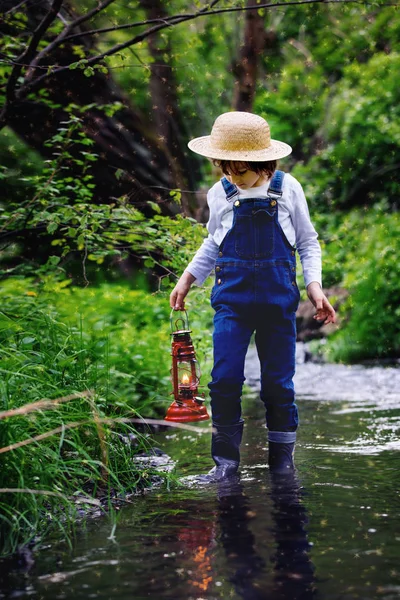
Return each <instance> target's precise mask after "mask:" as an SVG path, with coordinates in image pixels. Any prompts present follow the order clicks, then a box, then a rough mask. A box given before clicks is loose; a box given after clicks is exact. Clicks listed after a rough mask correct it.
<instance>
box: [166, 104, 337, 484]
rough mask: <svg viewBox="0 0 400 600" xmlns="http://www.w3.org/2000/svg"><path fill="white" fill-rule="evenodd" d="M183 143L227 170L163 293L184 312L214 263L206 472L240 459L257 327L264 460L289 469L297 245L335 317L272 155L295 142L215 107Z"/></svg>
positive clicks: (321, 303)
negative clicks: (183, 263)
mask: <svg viewBox="0 0 400 600" xmlns="http://www.w3.org/2000/svg"><path fill="white" fill-rule="evenodd" d="M189 148H190V149H191V150H193V151H194V152H196V153H198V154H201V155H202V156H207V157H209V158H211V159H213V162H214V164H215V165H217V166H219V167H220V168H221V169H222V171H223V173H224V174H225V177H224V178H222V179H221V180H220V181H218V183H216V184H215V185H214V186H213V187H212V188H211V189H210V190H209V192H208V195H207V202H208V205H209V208H210V218H209V221H208V224H207V229H208V232H209V235H208V237H207V238H206V239H205V240H204V242H203V244H202V246H201V247H200V248H199V250H198V251H197V253H196V254H195V256H194V258H193V260H192V261H191V262H190V263H189V265H188V266H187V268H186V269H185V271H184V273H183V275H182V276H181V277H180V279H179V281H178V283H177V284H176V286H175V288H174V290H173V291H172V293H171V296H170V304H171V307H172V308H174V309H175V310H184V307H185V304H184V299H185V296H186V295H187V293H188V292H189V289H190V287H191V285H192V284H193V283H196V284H197V285H202V283H203V282H204V280H205V279H206V277H207V276H208V275H209V274H210V271H211V270H212V269H213V268H214V267H215V285H214V287H213V289H212V292H211V305H212V307H213V308H214V310H215V315H214V333H213V344H214V367H213V370H212V374H211V375H212V381H211V382H210V383H209V386H208V387H209V389H210V396H211V410H212V420H213V426H214V431H213V434H212V441H211V454H212V457H213V459H214V462H215V467H214V468H213V469H212V471H210V473H209V474H208V476H206V477H208V478H209V479H210V480H220V479H223V478H225V477H228V476H230V475H232V474H234V473H236V471H237V469H238V467H239V461H240V453H239V447H240V442H241V439H242V432H243V423H244V421H243V419H242V418H241V392H242V385H243V382H244V379H245V378H244V374H243V372H244V360H245V356H246V351H247V348H248V345H249V342H250V337H251V335H252V333H253V332H254V331H255V343H256V346H257V352H258V356H259V359H260V364H261V392H260V397H261V400H262V401H263V403H264V405H265V408H266V424H267V428H268V464H269V467H270V470H271V471H272V472H275V473H290V472H292V471H293V469H294V464H293V452H294V444H295V440H296V430H297V425H298V415H297V406H296V404H295V395H294V388H293V381H292V378H293V375H294V371H295V343H296V310H297V307H298V303H299V297H300V294H299V290H298V287H297V284H296V256H295V250H296V248H297V250H298V252H299V255H300V260H301V263H302V268H303V274H304V279H305V285H306V288H307V294H308V297H309V299H310V300H311V302H312V303H313V305H314V306H315V308H316V310H317V312H316V315H314V318H315V319H318V320H324V323H332V322H334V321H335V311H334V309H333V307H332V306H331V305H330V303H329V301H328V299H327V298H326V296H325V294H324V293H323V291H322V289H321V250H320V246H319V243H318V240H317V237H318V234H317V233H316V231H315V229H314V227H313V225H312V223H311V221H310V217H309V213H308V207H307V202H306V199H305V196H304V193H303V190H302V187H301V185H300V183H299V182H298V181H297V180H296V179H295V178H294V177H293V176H292V175H290V174H288V173H283V172H282V171H278V170H276V161H277V159H278V158H283V157H284V156H288V155H289V154H290V153H291V151H292V149H291V147H290V146H288V145H287V144H285V143H284V142H279V141H277V140H271V138H270V130H269V125H268V123H267V122H266V121H265V120H264V119H263V118H262V117H259V116H257V115H253V114H251V113H246V112H229V113H224V114H222V115H220V116H219V117H218V118H217V119H216V121H215V123H214V125H213V128H212V131H211V135H210V136H204V137H200V138H196V139H194V140H191V141H190V142H189ZM295 246H296V248H295Z"/></svg>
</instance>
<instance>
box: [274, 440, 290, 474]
mask: <svg viewBox="0 0 400 600" xmlns="http://www.w3.org/2000/svg"><path fill="white" fill-rule="evenodd" d="M294 445H295V443H294V442H292V443H290V444H283V443H280V442H271V441H269V442H268V465H269V469H270V471H271V473H276V474H277V475H287V474H292V473H293V471H294V462H293V455H294Z"/></svg>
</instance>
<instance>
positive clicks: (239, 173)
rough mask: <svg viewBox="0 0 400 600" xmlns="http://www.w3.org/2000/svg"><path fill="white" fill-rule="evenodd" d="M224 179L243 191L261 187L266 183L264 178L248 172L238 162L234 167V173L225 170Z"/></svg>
mask: <svg viewBox="0 0 400 600" xmlns="http://www.w3.org/2000/svg"><path fill="white" fill-rule="evenodd" d="M226 178H227V179H228V181H230V182H231V183H233V184H234V185H237V186H238V187H239V188H242V189H245V190H246V189H249V188H252V187H258V186H260V185H263V183H265V182H266V181H267V179H266V178H265V177H264V176H262V175H259V174H258V173H256V172H255V171H250V170H249V169H248V168H247V167H246V165H245V164H244V163H240V162H239V163H237V164H236V165H235V173H234V172H233V171H231V170H230V169H227V174H226Z"/></svg>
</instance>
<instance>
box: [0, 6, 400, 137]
mask: <svg viewBox="0 0 400 600" xmlns="http://www.w3.org/2000/svg"><path fill="white" fill-rule="evenodd" d="M114 1H115V0H104V2H103V3H102V4H100V5H98V6H97V7H96V8H94V9H92V10H91V11H89V13H87V14H86V15H84V16H82V17H79V18H78V19H76V20H75V21H73V22H72V23H71V24H70V25H68V26H67V27H66V29H65V30H64V31H63V32H62V33H61V34H60V35H59V36H57V38H56V39H55V40H53V42H51V43H50V44H49V45H48V46H46V48H44V49H43V50H42V52H41V53H39V55H38V56H37V57H36V59H35V61H34V62H33V63H32V64H31V69H32V71H33V68H34V67H35V66H36V63H37V62H38V60H40V58H39V57H43V56H44V55H45V54H47V53H48V52H50V51H51V50H52V49H54V48H55V47H56V46H58V45H59V44H61V43H63V42H65V41H66V40H67V36H68V34H69V32H70V31H71V30H72V29H74V28H75V27H77V26H78V25H80V24H82V23H83V22H84V21H87V20H88V19H90V18H91V17H92V16H94V15H95V14H98V13H99V12H101V11H102V10H104V9H105V8H106V7H107V6H109V5H110V4H111V3H112V2H114ZM218 1H219V0H213V1H212V2H211V3H210V4H209V5H208V6H207V7H206V8H202V9H201V10H199V11H197V12H194V13H187V14H179V15H172V16H171V17H166V18H165V19H162V20H161V22H160V20H159V19H158V20H157V22H158V24H157V25H155V26H154V27H150V28H149V29H147V30H146V31H144V32H142V33H140V34H138V35H136V36H134V37H132V38H130V39H129V40H127V41H126V42H123V43H120V44H117V45H115V46H113V47H112V48H110V49H109V50H107V51H105V52H102V53H101V54H98V55H96V56H93V57H91V58H89V59H88V61H87V63H86V66H90V65H94V64H96V63H99V62H100V61H101V60H103V59H104V58H107V57H108V56H112V55H113V54H116V53H117V52H120V51H121V50H124V49H126V48H129V47H130V46H133V45H135V44H138V43H139V42H141V41H143V40H144V39H146V38H147V37H149V36H150V35H152V34H153V33H156V32H157V31H160V30H161V29H165V28H167V27H172V26H174V25H178V24H179V23H183V22H185V21H190V20H194V19H197V18H199V17H203V16H212V15H216V14H224V13H232V12H244V11H249V10H259V9H261V8H265V9H273V8H278V7H284V8H286V7H287V6H301V5H307V4H330V3H335V4H362V5H363V6H366V5H368V4H369V3H368V2H363V1H362V0H293V1H289V2H286V1H281V2H275V3H273V4H272V3H268V4H255V5H253V6H248V5H247V6H234V7H230V8H219V9H216V10H210V8H213V7H214V6H215V5H216V4H217V3H218ZM56 3H57V4H60V5H61V4H62V0H54V2H53V4H56ZM373 6H376V4H375V3H373ZM380 6H382V7H383V6H400V4H398V3H390V2H389V3H382V4H381V5H380ZM150 22H154V20H151V21H142V22H137V23H130V24H125V25H120V26H115V27H113V28H104V29H101V30H93V31H87V32H82V33H80V34H79V35H80V36H86V35H93V34H94V33H98V32H105V31H118V30H120V29H126V28H128V27H137V26H139V25H146V24H149V23H150ZM72 37H78V35H76V36H75V35H74V36H69V37H68V39H71V38H72ZM31 45H32V42H31ZM36 46H37V44H36ZM25 56H26V53H24V55H22V56H21V57H20V58H19V59H18V63H20V62H21V60H22V59H24V58H25ZM17 66H18V76H19V74H20V73H21V70H22V67H21V66H20V65H16V67H15V68H17ZM68 69H69V65H63V66H62V67H58V68H55V69H52V70H51V72H49V73H46V74H44V75H41V76H40V77H38V78H37V79H35V80H34V81H30V82H29V81H28V82H27V83H26V84H24V85H22V86H21V88H20V90H19V96H20V97H22V96H25V95H26V94H27V93H29V92H31V91H33V90H34V89H36V88H37V87H40V84H41V83H42V81H43V80H45V79H47V78H48V77H52V76H53V75H56V74H58V73H61V72H64V71H67V70H68ZM13 72H14V70H13ZM10 79H11V77H10ZM15 83H16V80H15V81H14V84H13V85H14V86H15ZM2 116H3V123H4V110H3V113H2ZM0 119H1V117H0ZM1 124H2V123H1V122H0V127H1Z"/></svg>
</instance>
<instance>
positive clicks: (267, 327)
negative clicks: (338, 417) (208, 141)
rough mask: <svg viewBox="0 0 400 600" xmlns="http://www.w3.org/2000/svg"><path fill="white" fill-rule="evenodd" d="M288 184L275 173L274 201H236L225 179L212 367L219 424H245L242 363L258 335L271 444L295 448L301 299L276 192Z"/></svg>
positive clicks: (213, 403) (213, 295)
mask: <svg viewBox="0 0 400 600" xmlns="http://www.w3.org/2000/svg"><path fill="white" fill-rule="evenodd" d="M282 177H283V174H282V172H276V173H275V174H274V179H273V181H272V182H271V185H270V191H269V197H268V198H258V197H254V198H246V199H244V200H239V199H238V192H237V188H235V186H232V185H231V184H229V182H228V181H227V180H226V179H223V180H222V183H223V185H224V188H225V191H226V193H227V201H230V202H233V210H234V215H233V223H232V228H231V229H230V230H229V232H228V233H227V235H226V236H225V238H224V239H223V241H222V244H221V246H220V248H219V254H218V258H217V260H216V264H215V284H214V286H213V289H212V292H211V305H212V307H213V308H214V310H215V315H214V333H213V343H214V367H213V370H212V381H211V382H210V383H209V389H210V396H211V409H212V418H213V422H214V423H215V424H216V425H221V426H228V425H233V424H235V423H239V422H240V420H241V394H242V386H243V382H244V379H245V378H244V360H245V356H246V352H247V348H248V345H249V342H250V338H251V336H252V334H253V332H254V331H255V343H256V346H257V352H258V356H259V359H260V364H261V392H260V397H261V400H262V401H263V403H264V405H265V409H266V425H267V427H268V430H269V439H270V440H272V441H276V442H283V441H285V442H293V441H295V438H296V434H295V431H296V429H297V426H298V412H297V406H296V404H295V394H294V387H293V375H294V371H295V344H296V315H295V313H296V310H297V307H298V303H299V298H300V294H299V290H298V287H297V284H296V256H295V248H294V247H292V246H291V245H290V243H289V242H288V240H287V238H286V237H285V235H284V233H283V230H282V228H281V226H280V224H279V221H278V201H279V192H278V193H274V191H273V190H274V189H275V190H276V189H277V187H278V189H279V188H280V187H281V181H282ZM255 192H256V190H255ZM275 432H276V433H275ZM282 432H286V433H285V435H283V436H282ZM290 432H292V433H290ZM274 434H275V435H274ZM274 438H276V439H274Z"/></svg>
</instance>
